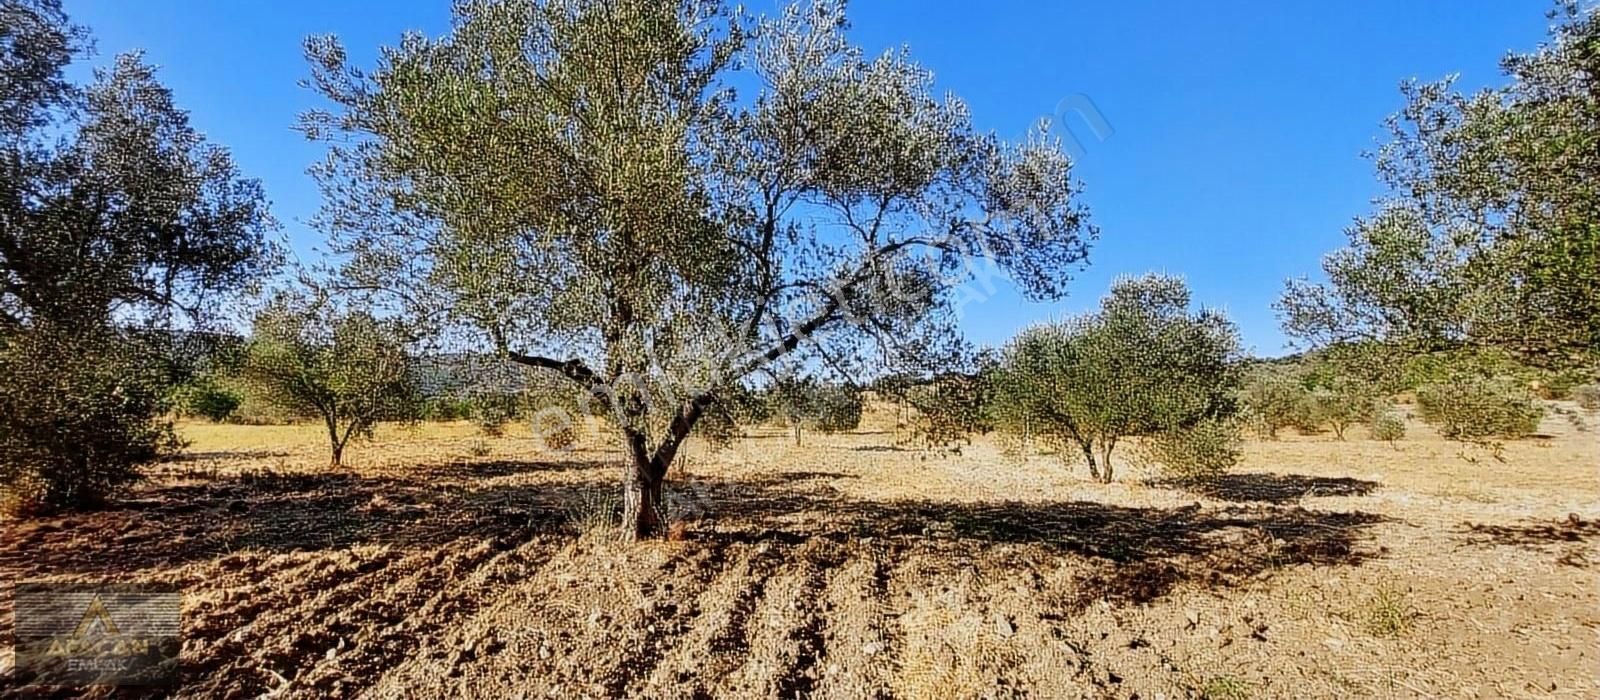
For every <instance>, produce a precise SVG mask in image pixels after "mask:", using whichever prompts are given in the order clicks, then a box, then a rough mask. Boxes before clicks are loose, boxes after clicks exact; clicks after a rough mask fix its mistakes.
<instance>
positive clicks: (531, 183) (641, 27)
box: [303, 0, 1094, 535]
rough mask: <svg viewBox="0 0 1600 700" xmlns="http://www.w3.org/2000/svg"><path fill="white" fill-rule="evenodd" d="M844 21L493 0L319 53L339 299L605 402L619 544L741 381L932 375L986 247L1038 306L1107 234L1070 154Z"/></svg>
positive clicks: (708, 0) (596, 0) (822, 12)
mask: <svg viewBox="0 0 1600 700" xmlns="http://www.w3.org/2000/svg"><path fill="white" fill-rule="evenodd" d="M846 26H847V25H846V22H845V18H844V15H843V11H842V7H841V5H840V3H838V2H833V1H830V0H818V1H816V2H811V3H808V4H800V5H796V6H794V7H791V8H789V9H787V10H785V11H783V12H782V13H781V14H779V15H777V16H773V17H765V18H759V19H751V18H748V17H746V16H745V15H743V14H742V13H741V12H738V11H735V10H733V9H730V8H729V7H728V6H727V5H726V4H724V3H723V2H721V1H720V0H669V1H668V2H658V1H656V0H604V1H602V0H569V1H565V2H555V1H543V0H484V1H480V2H467V3H461V4H458V5H457V11H456V16H455V21H454V23H453V26H452V29H451V31H450V32H449V33H448V34H447V35H445V36H443V37H440V38H437V39H427V38H424V37H422V36H420V35H415V34H413V35H407V36H405V37H404V38H402V39H401V41H400V43H399V44H398V45H397V46H394V47H390V48H386V49H384V50H383V52H382V58H381V60H380V61H379V64H378V66H377V67H376V68H375V69H373V70H371V71H362V70H358V69H356V68H353V67H352V66H350V65H349V62H348V60H347V56H346V53H345V50H344V48H343V47H342V46H341V45H340V44H339V43H338V42H337V41H336V40H335V39H332V38H329V37H319V38H315V39H313V40H311V41H309V42H308V44H307V53H308V55H309V58H310V60H311V63H312V69H313V83H314V85H315V87H316V88H317V89H318V90H319V91H320V92H321V93H322V95H324V96H325V97H326V98H327V99H328V100H329V101H330V102H331V103H332V108H331V109H329V110H326V111H317V112H313V113H310V114H308V115H306V117H305V119H304V123H303V126H304V129H305V131H306V133H307V134H308V136H310V137H311V138H313V139H318V140H321V141H323V142H325V143H327V144H328V147H329V158H328V159H327V160H326V161H325V163H324V164H323V165H321V166H319V167H318V168H317V170H316V175H317V177H318V178H319V180H320V182H321V184H322V187H323V190H324V192H325V194H326V206H325V210H324V212H323V214H322V216H321V219H320V221H321V224H322V225H323V226H324V227H325V228H327V229H328V230H329V231H330V233H331V235H332V238H333V241H334V247H335V249H336V250H338V251H340V252H344V253H349V254H350V255H351V256H352V263H351V265H350V266H349V267H348V268H347V270H346V273H347V277H348V282H349V283H350V284H351V285H352V286H354V287H360V288H364V289H369V290H374V291H376V292H378V293H384V294H393V295H394V297H395V298H396V299H399V300H401V301H403V302H404V303H406V304H407V308H408V309H409V310H411V311H413V312H414V313H415V314H416V315H417V316H418V317H419V318H421V319H425V320H426V321H428V322H429V323H431V324H434V325H435V326H437V327H439V328H455V329H462V330H465V331H467V332H469V333H470V334H474V335H476V336H477V337H480V338H482V339H483V340H484V341H486V342H488V343H491V344H492V345H493V346H494V347H495V348H496V349H498V350H499V351H501V352H503V353H504V354H505V355H506V356H507V357H509V358H511V359H513V360H515V361H518V362H521V363H523V364H526V365H528V366H531V367H536V368H542V369H544V370H546V371H550V372H555V373H557V374H559V375H560V376H563V377H565V378H567V379H569V380H570V381H571V382H572V383H573V384H574V388H575V390H576V391H579V392H584V393H589V394H594V395H597V396H604V397H605V398H606V399H607V402H608V404H609V405H610V406H611V410H610V411H609V418H610V420H611V421H612V422H613V424H614V425H615V426H616V427H617V431H618V433H619V435H620V437H621V442H622V445H623V447H624V450H625V453H626V454H627V455H628V458H629V459H628V463H627V467H626V469H627V471H628V475H627V478H626V479H624V484H625V499H624V503H625V507H626V510H627V515H628V518H629V527H628V528H626V529H627V530H628V532H629V533H630V534H632V535H639V534H647V533H653V532H659V530H660V526H661V524H662V523H661V520H660V517H659V516H660V513H659V508H658V506H659V503H660V493H661V482H662V479H663V477H664V476H665V474H666V472H667V468H668V466H669V465H670V464H671V462H672V461H673V459H674V458H675V457H676V455H677V452H678V449H679V447H680V445H681V444H682V442H683V440H684V439H685V438H687V437H688V436H690V435H691V434H693V432H694V429H695V426H696V424H697V423H698V422H699V421H700V420H701V419H702V418H703V417H704V416H705V415H706V413H707V412H708V410H709V409H710V407H712V406H714V405H716V404H717V402H718V397H719V396H721V395H722V394H724V393H726V392H727V391H729V390H731V388H732V387H734V386H736V385H738V384H740V383H745V382H749V381H750V377H751V376H752V373H754V372H756V371H757V370H758V369H760V368H762V367H763V366H766V365H769V364H772V363H774V362H778V361H780V360H781V361H785V362H791V363H792V364H793V365H794V366H798V367H816V366H822V365H823V364H824V363H826V364H830V365H838V364H859V362H858V360H861V361H865V360H871V361H874V362H877V363H895V364H900V365H919V364H921V365H926V364H930V363H933V362H935V361H936V359H937V358H940V357H942V356H943V355H945V354H947V353H948V352H949V351H950V350H952V349H953V348H954V346H955V343H954V342H953V341H954V340H955V339H956V337H957V336H956V335H955V334H954V333H952V332H950V331H951V330H952V324H953V321H954V316H953V313H952V307H951V300H950V294H949V291H950V289H951V288H952V287H953V286H954V285H955V284H957V283H958V282H959V281H960V280H961V279H963V278H965V277H966V276H968V274H969V273H970V270H971V267H970V263H971V261H972V260H974V259H987V260H989V261H992V262H993V263H994V264H995V265H997V266H998V268H999V269H1001V270H1003V271H1005V272H1008V273H1010V274H1011V276H1012V277H1013V278H1014V279H1015V280H1016V281H1017V283H1018V286H1019V287H1020V289H1021V290H1022V291H1023V293H1024V294H1025V295H1027V296H1028V297H1029V298H1051V297H1055V296H1057V295H1059V294H1060V293H1061V292H1062V291H1063V289H1064V285H1065V283H1066V281H1067V279H1068V278H1067V274H1066V273H1067V272H1068V271H1070V269H1071V268H1072V267H1073V266H1074V265H1075V264H1077V263H1079V262H1081V261H1082V260H1083V259H1084V256H1085V251H1086V246H1087V243H1088V241H1089V240H1090V239H1091V238H1092V237H1093V235H1094V230H1093V229H1092V227H1090V226H1089V225H1088V223H1087V220H1086V214H1085V212H1084V210H1083V209H1082V208H1081V206H1080V205H1079V204H1078V202H1077V193H1078V189H1077V185H1076V183H1075V182H1074V181H1073V180H1072V179H1071V163H1070V160H1069V158H1068V157H1067V155H1066V153H1065V152H1064V151H1063V149H1062V148H1061V146H1060V144H1059V142H1058V141H1057V140H1056V139H1054V138H1051V137H1050V136H1048V135H1047V134H1044V133H1037V134H1035V135H1033V136H1032V137H1030V138H1029V139H1028V140H1027V141H1026V142H1024V143H1021V144H1006V143H1002V142H1001V141H999V140H998V139H997V138H995V137H994V136H992V135H988V134H983V133H980V132H978V131H977V130H976V129H974V128H973V126H972V123H971V118H970V116H969V114H968V110H967V107H966V106H965V105H964V104H962V103H961V102H960V101H959V100H957V99H955V98H953V97H939V96H936V95H935V92H934V89H933V78H932V74H931V73H930V72H929V71H928V70H926V69H924V68H922V67H921V66H919V65H917V64H916V63H915V62H913V61H912V60H911V58H910V57H909V55H908V54H907V53H906V52H904V51H891V52H888V53H885V54H883V55H881V56H877V57H870V56H867V55H865V54H864V53H863V52H862V51H861V49H859V48H857V47H855V46H852V45H851V44H850V43H849V41H848V40H847V39H846V37H845V28H846ZM736 85H737V86H739V87H740V89H742V90H748V92H746V93H743V94H740V95H738V96H737V99H736V96H735V92H734V86H736Z"/></svg>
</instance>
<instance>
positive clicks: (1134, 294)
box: [992, 275, 1240, 482]
mask: <svg viewBox="0 0 1600 700" xmlns="http://www.w3.org/2000/svg"><path fill="white" fill-rule="evenodd" d="M1239 353H1240V349H1239V337H1238V331H1237V329H1236V328H1235V327H1234V325H1233V323H1232V322H1230V321H1228V320H1227V318H1225V317H1224V316H1223V315H1222V314H1221V313H1219V312H1217V311H1213V310H1210V309H1202V310H1200V311H1198V312H1195V313H1190V311H1189V290H1188V287H1187V286H1185V285H1184V283H1183V281H1182V280H1180V279H1176V278H1172V277H1161V276H1154V275H1150V276H1145V277H1139V278H1123V279H1119V280H1118V281H1116V282H1115V283H1113V284H1112V287H1111V293H1110V294H1109V295H1108V296H1106V297H1105V298H1104V299H1102V300H1101V302H1100V308H1099V309H1098V310H1097V311H1095V312H1093V313H1090V314H1086V315H1083V316H1080V317H1077V318H1073V319H1069V320H1066V321H1062V322H1059V323H1049V324H1043V325H1038V326H1034V327H1032V328H1029V329H1027V330H1025V331H1023V332H1022V333H1021V334H1020V335H1018V336H1017V338H1015V339H1014V340H1012V341H1011V342H1010V343H1009V344H1008V345H1007V346H1006V347H1005V349H1004V350H1003V352H1002V354H1001V360H1000V366H999V368H998V369H997V370H996V371H995V372H994V388H993V391H994V398H993V407H992V415H993V417H994V419H995V421H996V424H997V427H998V428H1000V429H1002V430H1006V431H1009V432H1012V433H1016V432H1018V431H1020V430H1023V429H1027V430H1031V431H1032V432H1033V433H1034V434H1035V435H1038V436H1040V437H1041V438H1045V439H1048V440H1052V441H1055V442H1057V443H1058V444H1059V445H1061V446H1062V447H1063V448H1064V449H1072V448H1076V449H1077V450H1078V451H1079V452H1080V453H1081V454H1082V456H1083V459H1084V461H1085V462H1086V463H1087V464H1088V467H1089V474H1090V476H1091V477H1093V478H1095V479H1098V480H1100V481H1105V482H1110V481H1111V480H1112V478H1113V476H1114V469H1113V465H1112V461H1111V457H1112V453H1113V451H1114V450H1115V449H1116V447H1117V444H1118V443H1119V442H1120V441H1121V440H1123V439H1124V438H1127V437H1130V436H1136V435H1155V434H1159V433H1163V432H1166V431H1173V430H1179V429H1184V428H1192V427H1193V426H1195V425H1197V424H1199V423H1200V422H1202V421H1205V420H1208V419H1219V418H1225V417H1228V416H1231V415H1232V414H1233V413H1234V410H1235V408H1234V393H1235V392H1236V390H1237V387H1238V383H1239V378H1238V360H1239Z"/></svg>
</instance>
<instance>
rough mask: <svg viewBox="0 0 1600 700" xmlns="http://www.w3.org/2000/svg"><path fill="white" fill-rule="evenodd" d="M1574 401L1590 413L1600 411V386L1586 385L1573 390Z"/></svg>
mask: <svg viewBox="0 0 1600 700" xmlns="http://www.w3.org/2000/svg"><path fill="white" fill-rule="evenodd" d="M1572 400H1573V401H1577V402H1578V405H1579V406H1581V407H1583V408H1584V409H1587V410H1590V411H1596V410H1600V384H1584V385H1582V386H1575V387H1573V388H1572Z"/></svg>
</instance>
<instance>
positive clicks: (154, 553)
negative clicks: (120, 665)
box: [0, 461, 616, 578]
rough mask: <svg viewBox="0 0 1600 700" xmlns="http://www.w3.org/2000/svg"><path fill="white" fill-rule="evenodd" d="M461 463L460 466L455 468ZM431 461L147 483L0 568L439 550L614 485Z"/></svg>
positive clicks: (46, 530)
mask: <svg viewBox="0 0 1600 700" xmlns="http://www.w3.org/2000/svg"><path fill="white" fill-rule="evenodd" d="M456 466H457V467H459V466H460V465H456ZM480 466H483V467H484V469H483V470H482V471H474V470H472V469H470V468H452V467H450V466H449V465H438V466H432V467H425V468H419V469H413V470H410V471H408V472H406V473H404V474H396V475H382V476H368V475H361V474H355V473H350V472H309V473H305V472H302V473H277V472H246V473H244V474H240V475H234V476H229V477H225V478H217V479H213V480H210V481H206V482H204V483H200V484H174V485H166V486H152V487H147V488H144V489H141V490H139V491H137V492H135V493H134V494H133V495H132V496H131V497H129V498H125V499H122V500H120V501H117V502H115V503H113V504H112V506H111V507H109V508H105V509H102V510H99V511H94V512H86V513H74V514H69V515H65V516H61V517H57V518H52V519H46V520H38V521H33V522H24V523H18V524H16V525H15V526H14V527H13V528H12V529H13V531H14V533H13V534H14V536H9V537H7V538H6V539H5V541H4V542H0V571H5V572H8V573H15V574H16V575H17V576H18V577H19V578H21V577H26V576H46V575H57V574H114V573H126V572H130V571H137V570H142V569H151V568H169V567H178V566H182V565H184V564H186V563H191V562H195V561H203V560H206V559H210V558H214V557H218V556H223V555H226V554H228V553H231V552H237V551H244V550H261V551H268V552H291V551H310V550H332V549H343V548H348V547H351V546H356V545H367V544H373V545H392V546H399V547H430V546H439V545H442V544H444V543H446V542H450V541H453V540H456V539H459V538H462V537H477V538H482V539H511V540H520V539H526V538H528V537H531V536H533V535H534V534H538V533H540V532H553V531H557V530H560V529H562V528H563V527H564V526H565V523H566V519H567V517H568V514H569V513H570V508H571V507H572V504H576V503H583V502H585V501H586V500H591V501H592V500H594V498H595V495H596V494H611V493H612V491H614V490H615V488H616V486H615V480H614V479H601V478H594V479H581V478H574V479H570V480H567V481H563V482H559V483H528V484H518V483H511V484H503V483H493V484H486V483H484V482H485V480H487V479H488V478H491V477H497V476H502V475H511V476H516V475H521V474H527V473H530V472H538V471H580V470H584V469H604V468H607V467H611V466H613V463H611V462H605V461H595V462H526V463H523V462H491V463H485V464H483V465H480Z"/></svg>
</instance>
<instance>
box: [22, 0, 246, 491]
mask: <svg viewBox="0 0 1600 700" xmlns="http://www.w3.org/2000/svg"><path fill="white" fill-rule="evenodd" d="M86 43H87V34H86V32H84V31H83V30H82V29H81V28H79V27H75V26H73V25H72V24H71V23H70V22H69V21H68V19H67V17H66V15H65V14H64V13H63V12H62V11H61V6H60V3H59V2H57V1H56V0H0V353H3V354H4V355H5V359H4V362H5V363H6V364H7V367H6V371H4V372H0V393H3V394H4V396H5V398H4V399H3V401H4V403H5V404H6V406H5V408H6V410H5V411H4V412H0V436H3V437H0V441H3V442H4V443H5V447H4V449H3V453H4V454H3V455H0V459H4V463H3V464H0V470H3V472H4V476H5V480H6V482H7V483H8V485H10V486H17V487H19V488H27V489H30V490H31V489H32V487H31V486H28V485H27V484H33V485H38V484H43V487H42V490H38V491H37V493H38V494H42V495H40V498H42V499H44V501H46V502H47V503H45V504H44V505H56V506H73V505H86V504H90V503H93V502H95V501H98V500H100V499H101V498H103V497H104V496H106V495H107V493H108V490H109V489H111V488H113V487H115V486H117V485H119V484H123V483H127V482H128V481H130V480H132V479H133V478H134V477H135V476H136V474H137V472H136V469H137V467H138V466H139V465H140V464H142V463H144V462H147V461H149V460H152V459H155V458H157V457H158V456H160V455H161V454H163V453H164V452H165V451H166V450H167V448H169V447H171V446H172V445H173V444H174V441H173V440H172V438H171V430H170V427H169V426H168V425H167V424H166V423H165V420H164V418H163V417H162V415H163V414H164V413H165V410H166V408H167V402H166V400H165V397H166V395H167V393H168V392H167V386H166V384H165V383H166V382H167V380H168V379H169V377H168V376H167V375H168V372H167V370H168V369H169V367H168V366H167V365H168V362H167V353H168V351H169V350H171V349H172V348H170V347H168V346H169V345H171V340H172V338H173V336H172V335H171V334H170V333H166V332H155V331H154V330H152V328H151V327H157V328H160V329H162V330H163V331H166V330H170V329H171V328H172V327H173V326H174V323H175V321H177V320H182V321H183V322H185V323H187V324H189V325H191V326H194V325H200V324H202V323H204V322H205V320H206V319H207V318H209V316H210V315H209V314H207V313H206V312H207V311H208V310H209V309H210V308H212V307H213V306H214V304H212V303H210V302H211V300H212V299H214V298H215V297H216V295H218V294H219V293H228V292H231V291H233V290H235V289H238V288H240V287H242V286H244V285H245V284H246V283H247V282H249V281H250V280H253V279H255V278H256V277H257V276H258V275H259V274H260V273H261V272H262V271H263V270H264V269H265V268H266V266H267V265H269V264H270V262H271V260H272V256H271V255H269V254H268V252H269V250H268V247H267V245H266V243H265V238H264V237H265V234H266V233H267V232H268V231H269V230H270V229H271V227H272V226H273V222H272V220H271V218H270V216H269V215H268V213H267V208H266V201H265V199H264V198H263V196H262V192H261V187H260V185H259V184H258V183H257V182H256V181H254V180H249V179H245V178H243V177H241V176H240V175H239V173H238V171H237V169H236V168H235V167H234V165H233V162H232V160H231V159H230V157H229V155H228V152H227V151H226V150H224V149H223V148H221V147H219V146H216V145H213V144H209V143H207V142H206V141H205V139H204V138H203V137H202V136H201V135H200V134H199V133H198V132H196V131H195V130H194V129H193V128H192V127H191V126H190V125H189V120H188V115H187V114H186V113H185V112H183V111H182V110H180V109H178V107H177V106H176V105H175V104H174V102H173V98H172V94H171V92H169V91H168V90H167V89H166V88H165V87H164V86H162V85H161V83H160V82H158V81H157V80H156V78H155V73H154V70H153V69H151V68H150V67H149V66H148V65H146V64H144V63H143V62H142V61H141V60H140V58H139V56H138V55H137V54H129V55H123V56H119V57H117V58H116V60H115V61H114V63H113V64H112V65H111V66H109V67H107V68H104V69H99V70H96V71H95V74H94V79H93V82H92V83H90V84H89V85H87V86H79V85H76V84H73V83H72V82H71V81H69V80H68V79H67V77H66V68H67V66H68V64H69V63H71V61H72V60H73V59H74V58H76V57H78V56H79V55H80V54H81V53H82V52H83V50H84V47H85V45H86ZM19 479H20V480H22V481H25V482H27V484H22V483H21V482H19V481H18V480H19Z"/></svg>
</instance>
